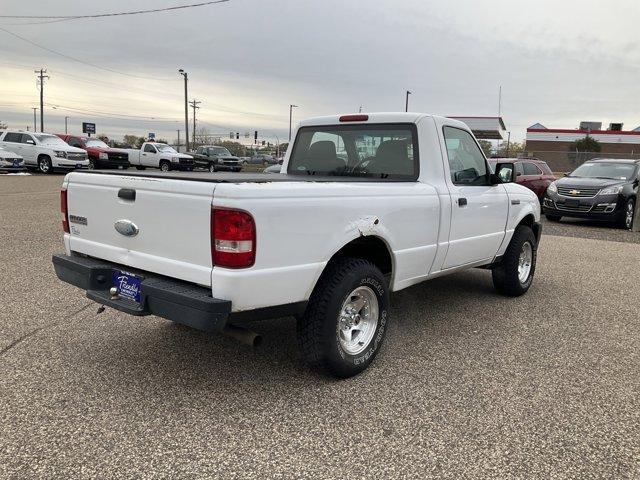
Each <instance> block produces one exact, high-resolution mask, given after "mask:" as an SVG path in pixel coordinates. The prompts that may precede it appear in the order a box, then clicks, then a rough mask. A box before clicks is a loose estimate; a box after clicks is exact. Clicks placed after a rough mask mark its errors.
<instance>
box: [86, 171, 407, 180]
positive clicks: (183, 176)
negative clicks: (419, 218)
mask: <svg viewBox="0 0 640 480" xmlns="http://www.w3.org/2000/svg"><path fill="white" fill-rule="evenodd" d="M83 173H89V174H92V175H94V174H100V175H116V176H121V177H143V178H164V179H172V180H187V181H192V182H208V183H274V182H363V183H371V182H374V183H375V182H381V181H383V182H407V181H411V182H413V180H397V179H393V180H389V179H381V178H379V177H356V176H354V177H351V176H346V175H345V176H340V175H331V176H326V175H323V176H321V175H287V174H269V173H242V172H237V173H236V172H216V173H210V172H180V171H175V172H161V171H133V172H131V171H123V170H87V171H84V172H83Z"/></svg>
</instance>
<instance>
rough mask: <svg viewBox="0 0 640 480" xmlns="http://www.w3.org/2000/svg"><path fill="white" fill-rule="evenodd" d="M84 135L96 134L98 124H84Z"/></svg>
mask: <svg viewBox="0 0 640 480" xmlns="http://www.w3.org/2000/svg"><path fill="white" fill-rule="evenodd" d="M82 133H88V134H89V135H91V134H92V133H96V124H95V123H87V122H82Z"/></svg>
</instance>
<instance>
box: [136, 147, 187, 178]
mask: <svg viewBox="0 0 640 480" xmlns="http://www.w3.org/2000/svg"><path fill="white" fill-rule="evenodd" d="M126 152H127V153H128V155H129V163H130V164H131V165H132V166H134V167H136V168H137V169H138V170H144V169H146V168H147V167H150V168H159V169H160V170H162V171H163V172H168V171H170V170H193V167H194V165H195V164H194V161H193V157H192V156H191V155H187V154H185V153H178V152H177V151H176V149H175V148H173V147H172V146H170V145H167V144H166V143H156V142H145V143H143V144H142V148H140V150H136V149H131V148H130V149H127V150H126Z"/></svg>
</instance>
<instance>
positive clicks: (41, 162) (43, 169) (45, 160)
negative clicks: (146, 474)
mask: <svg viewBox="0 0 640 480" xmlns="http://www.w3.org/2000/svg"><path fill="white" fill-rule="evenodd" d="M38 170H39V171H40V173H51V172H52V171H53V165H51V159H50V158H49V157H40V158H39V159H38Z"/></svg>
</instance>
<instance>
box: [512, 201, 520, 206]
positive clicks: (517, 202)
mask: <svg viewBox="0 0 640 480" xmlns="http://www.w3.org/2000/svg"><path fill="white" fill-rule="evenodd" d="M511 205H520V200H511Z"/></svg>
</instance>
